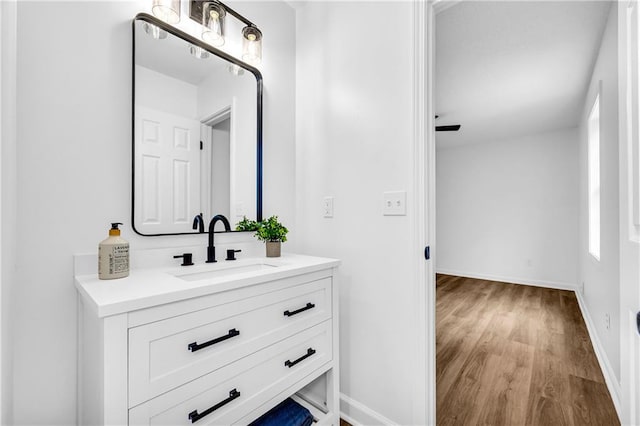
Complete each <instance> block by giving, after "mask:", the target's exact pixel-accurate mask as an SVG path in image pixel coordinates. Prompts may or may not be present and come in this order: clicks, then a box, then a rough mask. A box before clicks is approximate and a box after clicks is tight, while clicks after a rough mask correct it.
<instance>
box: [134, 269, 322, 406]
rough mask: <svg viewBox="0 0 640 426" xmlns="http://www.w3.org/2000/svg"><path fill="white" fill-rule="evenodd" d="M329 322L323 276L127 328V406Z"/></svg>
mask: <svg viewBox="0 0 640 426" xmlns="http://www.w3.org/2000/svg"><path fill="white" fill-rule="evenodd" d="M285 312H286V313H285ZM329 318H331V278H324V279H321V280H317V281H313V282H309V283H305V284H301V285H297V286H294V287H289V288H286V289H283V290H279V291H275V292H272V293H267V294H263V295H260V296H256V297H250V298H247V299H243V300H238V301H234V302H231V303H227V304H224V305H218V306H215V307H212V308H209V309H203V310H200V311H196V312H192V313H189V314H185V315H180V316H177V317H172V318H168V319H165V320H162V321H157V322H153V323H151V324H146V325H142V326H139V327H134V328H131V329H129V357H128V358H129V406H130V407H133V406H135V405H137V404H140V403H142V402H144V401H147V400H149V399H151V398H153V397H155V396H157V395H160V394H162V393H165V392H167V391H169V390H171V389H174V388H177V387H179V386H181V385H183V384H184V383H187V382H189V381H192V380H194V379H197V378H198V377H200V376H203V375H205V374H207V373H209V372H211V371H214V370H217V369H219V368H221V367H223V366H225V365H227V364H230V363H232V362H233V361H235V360H237V359H239V358H242V357H245V356H247V355H249V354H251V353H253V352H256V351H258V350H260V349H261V348H264V347H266V346H268V345H271V344H273V343H275V342H277V341H280V340H282V339H284V338H286V337H288V336H291V335H293V334H295V333H297V332H299V331H301V330H304V329H306V328H309V327H311V326H313V325H315V324H318V323H320V322H323V321H325V320H327V319H329Z"/></svg>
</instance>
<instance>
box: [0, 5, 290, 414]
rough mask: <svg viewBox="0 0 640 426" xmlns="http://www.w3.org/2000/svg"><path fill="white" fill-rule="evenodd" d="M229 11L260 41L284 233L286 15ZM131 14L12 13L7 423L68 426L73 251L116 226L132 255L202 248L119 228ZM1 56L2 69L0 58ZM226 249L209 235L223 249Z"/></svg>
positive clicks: (123, 217)
mask: <svg viewBox="0 0 640 426" xmlns="http://www.w3.org/2000/svg"><path fill="white" fill-rule="evenodd" d="M143 4H144V5H145V6H144V7H147V6H148V4H147V2H144V3H143ZM232 4H233V6H232V7H235V6H236V5H235V3H232ZM237 9H238V11H240V12H241V13H245V14H246V15H247V16H249V17H250V18H251V19H252V20H254V21H255V22H256V24H257V25H258V26H259V27H260V28H261V29H262V30H263V32H264V33H265V44H264V56H265V59H264V62H263V65H262V70H263V74H264V77H265V98H264V101H265V123H266V125H265V136H264V139H265V151H266V152H265V188H264V189H265V211H266V212H267V213H278V214H280V216H281V218H283V219H284V220H285V223H286V224H288V225H289V224H292V223H293V215H294V199H293V180H294V174H295V168H294V165H293V158H294V135H295V128H294V120H295V114H294V105H295V98H294V93H295V92H294V90H295V87H294V85H293V81H294V79H295V65H294V63H295V62H294V61H295V56H294V55H295V50H294V49H295V41H294V40H293V37H294V33H295V26H294V25H295V24H294V11H293V10H292V9H291V8H290V6H288V5H286V4H285V3H282V2H256V3H245V2H242V3H238V4H237ZM141 10H142V8H141V7H140V6H139V5H138V4H136V3H133V2H55V1H54V2H51V1H46V2H20V3H19V4H18V52H19V55H18V58H17V63H16V67H17V74H18V85H17V114H18V122H17V132H18V144H17V146H18V148H17V149H18V152H17V158H18V161H17V190H18V197H17V209H18V219H17V222H16V223H15V224H13V225H14V228H15V229H16V230H17V232H18V236H19V238H18V243H17V247H14V248H9V249H10V250H13V251H15V253H16V255H17V262H18V271H17V274H16V275H17V282H16V284H15V285H14V286H13V287H14V288H13V294H12V300H11V301H10V303H11V305H12V307H13V318H12V322H11V323H12V326H13V330H12V331H13V342H12V345H11V347H12V349H13V354H14V380H13V383H14V386H13V390H12V394H13V399H14V406H13V409H14V412H13V419H12V420H11V421H9V422H8V423H10V424H14V423H15V424H31V425H35V424H47V425H54V424H59V425H69V424H74V423H75V418H76V417H75V416H76V414H75V410H76V327H77V324H76V292H75V289H74V286H73V270H72V255H73V254H74V253H86V252H95V251H96V247H97V244H98V242H99V241H100V240H102V239H104V238H105V235H106V231H107V228H108V223H109V222H111V221H114V220H120V221H122V222H125V223H126V226H125V227H124V228H123V236H124V237H125V238H127V239H128V240H129V241H130V242H131V245H132V247H133V248H138V249H140V248H145V247H147V248H148V247H161V246H162V247H174V246H175V247H179V246H185V245H191V244H202V245H203V246H204V245H206V238H205V237H204V236H192V237H153V238H148V237H147V238H145V237H140V236H137V235H135V234H134V233H133V230H132V229H131V226H130V223H129V220H130V219H129V218H130V216H131V201H130V194H131V176H130V174H131V127H130V126H131V20H132V18H133V17H134V15H135V14H136V13H137V12H138V11H141ZM34 28H36V29H37V31H35V30H34ZM267 40H269V42H268V43H267ZM2 54H3V59H4V57H5V56H4V55H5V51H4V48H3V51H2ZM4 75H5V74H4V72H3V77H4ZM3 99H4V97H3ZM3 147H4V136H3ZM3 159H4V157H3ZM3 172H4V169H3ZM3 181H4V179H3ZM4 200H5V194H4V192H3V201H4ZM3 206H4V203H3ZM3 218H4V215H3ZM3 237H4V235H3ZM235 239H236V237H234V236H224V237H221V238H218V237H216V241H217V242H219V244H221V245H223V246H224V245H225V243H229V242H230V241H233V240H235ZM3 243H4V238H3ZM176 251H177V252H180V249H179V248H177V249H176ZM4 252H5V250H4V249H3V253H4ZM3 261H4V259H3ZM3 271H4V268H3ZM3 278H4V277H3ZM3 283H4V279H3ZM3 335H4V334H3ZM3 385H4V377H3Z"/></svg>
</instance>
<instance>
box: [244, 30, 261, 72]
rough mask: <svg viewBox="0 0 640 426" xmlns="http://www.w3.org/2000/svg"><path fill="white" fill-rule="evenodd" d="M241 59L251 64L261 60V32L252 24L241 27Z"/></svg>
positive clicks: (256, 63)
mask: <svg viewBox="0 0 640 426" xmlns="http://www.w3.org/2000/svg"><path fill="white" fill-rule="evenodd" d="M242 60H243V61H245V62H246V63H248V64H251V65H258V64H259V63H260V62H262V32H261V31H260V30H259V29H258V28H257V27H254V26H253V25H248V26H246V27H244V28H243V29H242Z"/></svg>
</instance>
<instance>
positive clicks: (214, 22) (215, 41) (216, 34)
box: [202, 1, 227, 47]
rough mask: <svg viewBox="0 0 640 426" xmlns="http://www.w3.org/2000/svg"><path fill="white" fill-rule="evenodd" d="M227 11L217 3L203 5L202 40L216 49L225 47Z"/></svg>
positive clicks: (211, 2)
mask: <svg viewBox="0 0 640 426" xmlns="http://www.w3.org/2000/svg"><path fill="white" fill-rule="evenodd" d="M226 16H227V11H226V10H225V8H224V6H222V5H221V4H220V2H217V1H210V2H205V3H204V4H203V5H202V26H203V27H204V29H203V30H202V39H203V40H204V41H206V42H207V43H209V44H211V45H212V46H215V47H220V46H222V45H224V20H225V18H226Z"/></svg>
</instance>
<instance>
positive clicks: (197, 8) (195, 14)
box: [189, 0, 256, 27]
mask: <svg viewBox="0 0 640 426" xmlns="http://www.w3.org/2000/svg"><path fill="white" fill-rule="evenodd" d="M210 1H211V0H210ZM216 2H217V3H219V4H221V5H222V7H224V10H225V11H226V12H227V13H229V14H231V16H233V17H234V18H236V19H237V20H238V21H241V22H243V23H244V24H245V25H247V26H249V27H255V26H256V25H255V24H254V23H253V22H251V21H249V20H248V19H247V18H245V17H244V16H242V15H240V14H239V13H238V12H236V11H235V10H233V9H231V8H230V7H229V6H227V5H226V4H224V3H222V2H221V1H217V0H216ZM204 3H209V1H206V0H191V2H190V3H189V18H191V19H193V20H194V21H196V22H197V23H199V24H200V23H202V6H203V4H204Z"/></svg>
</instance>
